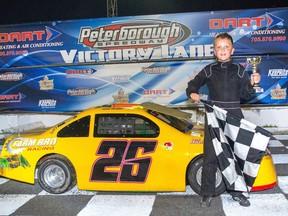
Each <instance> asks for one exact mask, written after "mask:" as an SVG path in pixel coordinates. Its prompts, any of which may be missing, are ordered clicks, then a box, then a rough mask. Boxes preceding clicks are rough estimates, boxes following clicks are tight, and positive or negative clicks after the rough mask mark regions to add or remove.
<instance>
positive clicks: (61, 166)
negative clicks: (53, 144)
mask: <svg viewBox="0 0 288 216" xmlns="http://www.w3.org/2000/svg"><path fill="white" fill-rule="evenodd" d="M38 182H39V184H40V186H41V187H42V188H43V189H44V190H45V191H47V192H48V193H52V194H61V193H64V192H66V191H68V190H70V189H71V188H73V187H74V186H75V185H76V175H75V170H74V167H73V166H72V164H71V163H70V161H69V160H68V159H67V158H65V157H62V156H49V157H47V158H45V160H44V161H43V162H41V164H40V166H39V168H38Z"/></svg>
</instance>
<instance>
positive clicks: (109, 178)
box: [90, 140, 157, 183]
mask: <svg viewBox="0 0 288 216" xmlns="http://www.w3.org/2000/svg"><path fill="white" fill-rule="evenodd" d="M156 146H157V140H155V141H131V142H129V141H127V140H119V141H117V140H116V141H115V140H104V141H102V142H101V144H100V145H99V148H98V150H97V152H96V155H97V156H100V158H99V159H97V160H96V161H95V163H94V164H93V167H92V173H91V177H90V180H91V181H105V182H139V183H140V182H145V181H146V179H147V176H148V173H149V168H150V166H151V163H152V158H151V157H150V156H145V154H150V153H153V152H154V151H155V148H156ZM138 155H141V157H139V156H138Z"/></svg>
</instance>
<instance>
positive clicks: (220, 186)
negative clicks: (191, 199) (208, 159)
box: [187, 157, 226, 196]
mask: <svg viewBox="0 0 288 216" xmlns="http://www.w3.org/2000/svg"><path fill="white" fill-rule="evenodd" d="M202 166H203V157H200V158H198V159H196V160H195V161H192V162H191V163H190V164H189V166H188V170H187V179H188V183H189V185H190V187H191V188H192V190H193V191H194V192H195V193H197V194H199V195H201V177H202ZM225 190H226V187H225V184H224V181H223V178H222V174H221V171H220V170H219V168H217V172H216V182H215V194H214V196H218V195H220V194H222V193H224V191H225Z"/></svg>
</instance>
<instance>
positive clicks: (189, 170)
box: [0, 105, 277, 195]
mask: <svg viewBox="0 0 288 216" xmlns="http://www.w3.org/2000/svg"><path fill="white" fill-rule="evenodd" d="M153 107H154V108H153ZM152 108H153V109H151V107H150V108H149V106H148V108H147V106H146V108H145V106H139V105H128V106H121V105H118V106H117V105H116V106H104V107H96V108H90V109H87V110H85V111H83V112H81V113H79V114H77V115H75V116H73V117H71V118H69V119H67V120H65V121H63V122H61V123H59V124H57V125H55V126H54V127H52V128H50V129H48V130H47V131H45V132H44V133H41V134H27V135H24V134H22V135H20V136H19V135H13V136H11V137H8V138H7V139H6V141H5V143H4V145H3V147H2V152H1V157H0V176H3V177H6V178H10V179H14V180H18V181H23V182H27V183H31V184H34V183H35V179H36V176H37V179H38V182H39V184H40V186H41V187H42V188H43V189H44V190H46V191H47V192H49V193H54V194H60V193H64V192H66V191H68V190H70V189H71V188H72V187H74V186H75V185H76V184H77V186H78V189H80V190H97V191H147V192H149V191H155V192H156V191H157V192H160V191H185V190H186V185H190V186H191V187H192V189H193V190H194V191H195V192H196V193H198V194H199V193H200V185H201V181H200V179H201V170H202V154H203V139H204V137H203V129H202V128H201V127H197V126H194V125H193V124H192V123H191V122H190V121H187V120H185V118H187V116H186V114H187V113H186V114H185V112H181V111H178V110H174V109H172V108H166V107H165V108H164V107H163V109H162V108H160V109H159V106H152ZM175 116H176V117H175ZM216 179H217V181H216V194H215V195H219V194H221V193H223V192H224V191H225V185H224V181H223V179H222V175H221V173H220V170H218V172H217V178H216ZM276 185H277V175H276V172H275V167H274V164H273V161H272V157H271V155H269V154H267V155H265V156H264V157H263V160H262V162H261V166H260V171H259V174H258V177H257V178H256V181H255V183H254V186H253V188H252V191H253V190H254V191H255V190H265V189H269V188H272V187H274V186H276Z"/></svg>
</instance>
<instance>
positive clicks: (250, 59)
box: [247, 56, 263, 93]
mask: <svg viewBox="0 0 288 216" xmlns="http://www.w3.org/2000/svg"><path fill="white" fill-rule="evenodd" d="M247 62H248V64H250V65H251V68H252V74H256V73H259V72H258V67H257V65H258V64H260V62H261V56H257V57H247ZM253 88H254V89H255V92H256V93H259V92H263V88H261V87H260V85H259V83H254V84H253Z"/></svg>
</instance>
